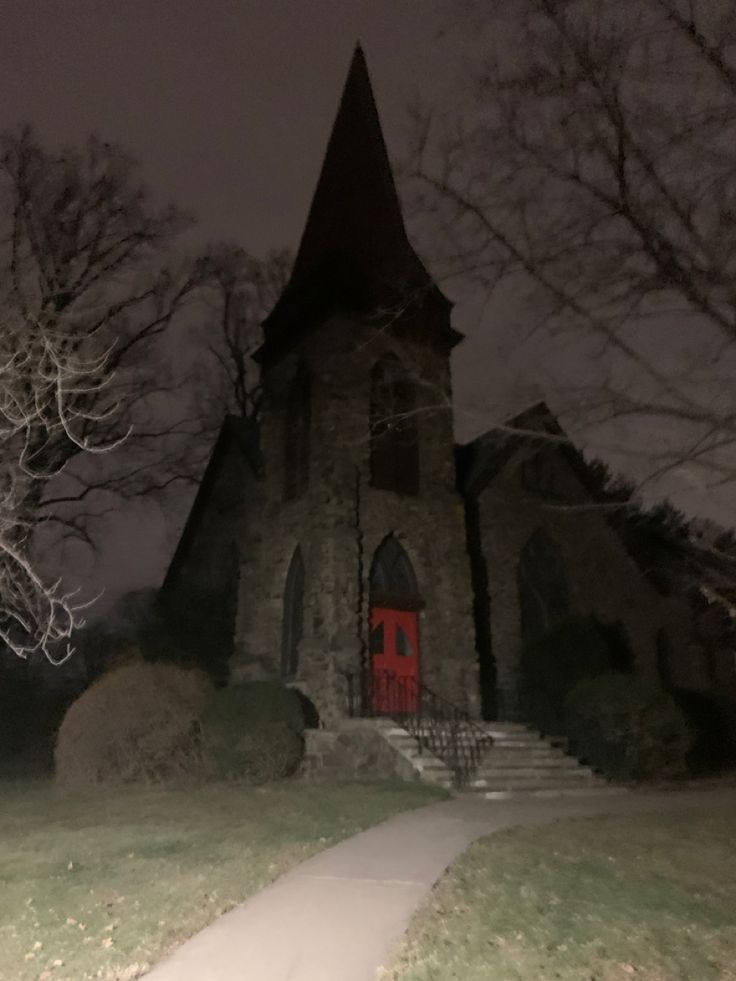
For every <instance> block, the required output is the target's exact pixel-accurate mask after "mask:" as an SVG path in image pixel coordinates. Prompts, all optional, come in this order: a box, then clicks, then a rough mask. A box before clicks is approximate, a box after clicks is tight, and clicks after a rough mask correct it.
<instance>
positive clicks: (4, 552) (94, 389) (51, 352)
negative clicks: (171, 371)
mask: <svg viewBox="0 0 736 981" xmlns="http://www.w3.org/2000/svg"><path fill="white" fill-rule="evenodd" d="M70 347H71V346H70V344H69V339H68V337H67V336H66V335H65V333H64V332H59V331H56V330H54V329H53V327H49V326H47V325H43V324H40V323H38V322H34V323H32V324H29V323H28V322H26V321H24V320H22V319H21V318H18V317H14V316H13V315H12V314H11V315H10V316H9V317H8V318H6V320H5V322H4V323H3V329H2V332H0V641H2V642H3V643H4V644H5V645H7V646H8V647H9V648H10V649H11V650H12V651H13V652H14V653H16V654H17V655H19V656H21V657H28V656H29V655H31V654H34V653H37V652H40V653H42V654H44V655H45V656H46V657H47V658H49V660H54V661H60V660H64V659H65V657H66V656H68V654H69V653H70V652H71V648H70V646H69V643H68V641H69V638H70V637H71V634H72V631H73V630H74V628H75V627H76V626H77V625H78V623H79V617H78V614H79V613H80V611H81V610H82V609H83V608H84V604H78V603H75V600H74V596H73V595H72V594H69V593H65V592H63V591H62V588H61V584H60V583H59V582H56V583H51V584H48V583H46V582H44V581H43V579H42V578H41V576H40V575H39V573H38V572H37V571H36V569H35V568H34V566H33V563H32V561H31V559H30V557H29V549H28V543H29V541H30V538H31V535H32V531H33V528H34V522H33V519H32V516H31V515H30V513H29V507H28V501H29V498H37V497H38V492H37V488H38V487H39V486H41V487H42V486H43V484H44V482H45V481H47V480H49V479H50V478H52V477H53V476H54V475H55V473H56V472H57V471H56V470H55V467H56V466H57V465H56V464H54V462H53V459H52V458H51V457H50V456H47V455H46V454H45V452H44V448H45V447H53V446H54V445H55V444H56V443H57V442H58V441H59V440H60V439H63V440H65V441H68V442H69V443H70V444H72V445H73V446H75V447H76V448H77V450H78V451H85V452H92V453H106V452H109V451H111V450H113V449H115V447H116V446H117V445H119V443H120V442H121V441H122V440H123V439H124V436H120V437H118V438H117V439H116V440H115V441H113V442H111V443H108V444H106V445H105V444H100V443H97V442H96V443H94V444H92V443H91V442H90V438H89V433H90V427H91V426H93V425H94V424H95V423H100V424H105V423H106V422H107V421H108V420H109V419H110V418H111V417H112V416H113V415H114V413H115V412H116V410H117V408H118V406H117V405H116V403H115V401H114V399H113V398H111V397H109V395H108V393H107V391H106V389H107V388H108V383H109V381H110V380H111V379H112V376H111V375H110V374H109V372H108V361H109V355H110V351H109V350H105V349H100V347H99V345H98V343H97V339H96V338H94V337H92V338H90V337H86V338H83V339H82V338H80V339H79V342H78V343H77V344H76V345H74V349H73V350H70ZM64 642H66V644H64ZM60 649H61V650H60Z"/></svg>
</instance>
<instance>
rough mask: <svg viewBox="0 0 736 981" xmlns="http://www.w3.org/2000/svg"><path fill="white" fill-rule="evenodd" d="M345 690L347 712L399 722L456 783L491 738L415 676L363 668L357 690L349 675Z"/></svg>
mask: <svg viewBox="0 0 736 981" xmlns="http://www.w3.org/2000/svg"><path fill="white" fill-rule="evenodd" d="M358 694H359V700H358V698H357V697H356V696H357V695H358ZM348 695H349V711H350V714H351V715H362V716H374V717H375V716H380V717H388V718H391V719H393V720H394V721H396V722H397V723H399V724H400V725H402V726H403V727H404V728H405V729H406V731H407V732H408V733H409V734H410V735H411V736H413V737H414V738H415V739H416V740H417V743H418V746H419V753H420V754H421V753H423V752H424V750H425V749H426V750H427V751H429V752H430V753H432V754H433V755H434V756H437V757H438V758H439V759H441V760H442V761H443V762H444V763H445V764H446V765H447V767H448V768H449V769H450V770H451V771H452V775H453V782H454V784H455V786H456V787H463V786H466V785H467V783H468V782H469V780H470V779H471V777H472V775H473V774H474V773H475V771H476V770H477V768H478V764H479V762H480V758H481V756H482V754H483V752H484V750H485V749H486V747H487V746H489V745H490V744H491V743H492V742H493V738H492V737H491V736H490V734H489V733H487V732H486V731H485V730H484V729H482V728H481V727H480V726H479V725H477V724H476V723H475V722H474V721H473V720H472V719H471V718H470V716H469V715H468V713H467V712H465V711H463V709H461V708H458V706H456V705H453V703H452V702H450V701H449V700H448V699H446V698H445V697H444V696H442V695H438V694H437V693H436V692H434V691H432V690H431V689H430V688H427V686H426V685H422V684H418V683H417V681H416V679H415V678H400V677H398V676H397V675H396V674H394V673H393V672H391V671H366V672H365V673H364V674H363V675H362V676H361V677H360V691H359V693H358V692H356V691H355V677H354V676H352V675H351V676H349V677H348Z"/></svg>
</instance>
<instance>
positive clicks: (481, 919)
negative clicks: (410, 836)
mask: <svg viewBox="0 0 736 981" xmlns="http://www.w3.org/2000/svg"><path fill="white" fill-rule="evenodd" d="M735 844H736V814H734V813H729V812H727V811H725V810H722V811H720V812H711V813H710V814H702V813H695V812H693V813H691V814H686V813H679V814H666V815H639V816H636V817H627V818H620V817H616V818H592V819H586V820H571V821H562V822H559V823H557V824H553V825H548V826H546V827H539V828H523V829H518V830H513V831H508V832H503V833H499V834H496V835H492V836H491V837H489V838H485V839H482V840H481V841H479V842H477V843H476V844H475V845H473V846H471V848H469V849H468V851H467V852H466V853H465V855H464V856H463V857H462V858H461V859H460V861H459V862H458V863H457V864H456V865H455V866H454V867H453V868H452V869H451V870H450V871H449V872H448V873H447V875H446V876H445V877H444V879H442V880H441V881H440V882H439V883H438V885H437V887H436V888H435V890H434V891H433V893H432V896H431V899H430V900H429V901H428V903H427V905H426V906H425V907H424V909H423V910H421V911H420V913H419V914H418V915H417V917H416V919H415V920H414V922H413V924H412V926H411V928H410V931H409V936H408V939H407V942H406V943H405V945H404V947H403V949H402V950H401V952H400V953H399V954H398V956H397V958H396V959H395V961H394V965H393V968H392V970H390V971H388V972H386V973H385V977H386V978H387V979H388V978H390V979H392V981H399V979H401V981H450V979H453V981H454V979H462V981H517V979H518V981H529V979H534V981H536V979H540V981H547V979H555V981H558V979H560V981H624V979H631V978H634V979H636V978H639V979H642V981H644V979H645V981H676V979H677V981H679V979H682V981H711V979H713V981H715V979H718V981H730V979H734V978H736V848H735V847H734V846H735Z"/></svg>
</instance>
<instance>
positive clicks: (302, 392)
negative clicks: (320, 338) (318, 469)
mask: <svg viewBox="0 0 736 981" xmlns="http://www.w3.org/2000/svg"><path fill="white" fill-rule="evenodd" d="M309 388H310V386H309V372H308V371H307V368H306V366H305V364H304V363H303V362H300V363H299V367H298V368H297V370H296V374H295V375H294V379H293V381H292V383H291V386H290V387H289V393H288V395H287V399H286V420H285V430H284V498H285V499H286V500H287V501H290V500H293V499H294V498H297V497H301V495H302V494H303V493H304V492H305V491H306V489H307V486H308V484H309V430H310V423H311V409H310V392H309Z"/></svg>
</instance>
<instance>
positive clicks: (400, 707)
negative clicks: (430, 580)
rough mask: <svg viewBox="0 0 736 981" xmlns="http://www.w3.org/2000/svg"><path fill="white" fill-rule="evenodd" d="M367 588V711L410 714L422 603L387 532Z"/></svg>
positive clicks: (414, 696)
mask: <svg viewBox="0 0 736 981" xmlns="http://www.w3.org/2000/svg"><path fill="white" fill-rule="evenodd" d="M370 586H371V594H370V595H371V599H370V624H369V625H370V665H369V679H370V690H369V705H370V709H371V711H372V712H373V713H376V714H380V715H401V714H404V715H405V714H409V713H413V712H416V709H417V694H418V691H419V622H418V620H419V618H418V613H417V611H418V610H419V609H420V607H421V605H422V603H421V600H420V599H419V591H418V588H417V581H416V577H415V575H414V569H413V568H412V564H411V562H410V560H409V556H408V555H407V554H406V552H405V551H404V549H403V548H402V546H401V545H400V544H399V542H398V541H397V540H396V538H395V537H394V536H393V535H389V536H388V537H387V538H384V540H383V541H382V542H381V544H380V545H379V547H378V548H377V549H376V553H375V555H374V557H373V563H372V565H371V577H370Z"/></svg>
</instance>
